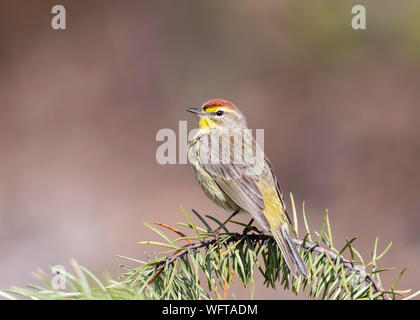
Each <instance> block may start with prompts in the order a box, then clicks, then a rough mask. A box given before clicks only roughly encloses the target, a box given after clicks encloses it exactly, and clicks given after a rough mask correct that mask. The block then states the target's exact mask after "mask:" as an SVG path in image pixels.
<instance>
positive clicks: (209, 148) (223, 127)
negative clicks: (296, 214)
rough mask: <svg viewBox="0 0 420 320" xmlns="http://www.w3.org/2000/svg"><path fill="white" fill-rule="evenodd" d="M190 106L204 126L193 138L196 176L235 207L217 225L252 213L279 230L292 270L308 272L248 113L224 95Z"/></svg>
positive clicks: (214, 196)
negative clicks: (244, 112) (292, 236)
mask: <svg viewBox="0 0 420 320" xmlns="http://www.w3.org/2000/svg"><path fill="white" fill-rule="evenodd" d="M185 110H186V111H188V112H190V113H193V114H195V115H196V116H198V119H199V121H198V126H199V128H198V130H197V131H196V133H195V134H194V135H193V137H192V138H191V139H190V141H189V142H188V144H187V154H188V160H189V162H190V164H191V166H192V169H193V172H194V175H195V177H196V180H197V181H198V184H199V185H200V186H201V188H202V190H203V191H204V193H205V194H206V195H207V196H208V198H210V200H212V201H213V202H214V203H216V204H217V205H219V206H220V207H222V208H224V209H225V210H227V211H229V212H231V215H230V216H229V218H228V219H227V220H226V221H225V222H224V223H222V224H221V225H220V226H219V227H218V228H217V229H216V230H215V231H216V232H217V233H218V232H219V231H220V229H221V228H222V227H223V226H224V225H225V224H226V223H227V222H228V221H230V219H232V218H233V217H234V216H235V215H236V214H238V213H246V214H249V215H250V216H251V217H252V220H251V223H252V221H253V220H255V221H256V222H257V223H258V224H259V225H260V226H261V227H262V228H263V230H264V231H265V232H269V233H271V234H272V235H273V237H274V239H275V241H276V243H277V245H278V247H279V248H280V251H281V253H282V256H283V257H284V261H285V262H286V264H287V266H288V268H289V270H290V271H291V273H292V275H294V276H295V277H300V276H302V277H307V272H306V267H305V264H304V262H303V261H302V258H301V257H300V255H299V253H298V251H297V249H296V246H295V245H294V243H293V240H292V238H291V236H290V230H289V224H292V223H291V220H290V218H289V216H288V214H287V212H286V205H285V201H284V198H283V193H282V192H281V189H280V185H279V183H278V180H277V177H276V175H275V174H274V170H273V166H272V165H271V163H270V161H269V160H268V158H267V157H266V155H265V154H264V152H263V151H262V149H261V147H260V146H259V144H258V143H257V141H256V139H254V138H253V136H252V134H251V132H250V129H248V126H247V121H246V118H245V116H244V115H243V113H242V112H241V111H240V110H239V108H238V107H237V106H236V105H235V104H233V103H232V102H230V101H228V100H223V99H211V100H209V101H207V102H205V103H204V104H203V105H201V107H192V108H186V109H185ZM235 139H236V140H235ZM257 154H259V156H256V155H257Z"/></svg>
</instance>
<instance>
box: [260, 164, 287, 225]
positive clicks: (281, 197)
mask: <svg viewBox="0 0 420 320" xmlns="http://www.w3.org/2000/svg"><path fill="white" fill-rule="evenodd" d="M265 162H266V163H267V165H268V167H269V168H270V171H271V174H272V176H273V178H274V182H275V185H276V190H277V194H278V196H279V199H280V201H281V205H282V206H283V209H284V213H285V214H286V217H287V219H288V220H289V223H290V224H292V220H290V217H289V214H288V213H287V210H286V202H285V201H284V197H283V192H282V191H281V188H280V184H279V182H278V179H277V176H276V175H275V173H274V169H273V166H272V165H271V163H270V161H269V160H268V159H267V157H265Z"/></svg>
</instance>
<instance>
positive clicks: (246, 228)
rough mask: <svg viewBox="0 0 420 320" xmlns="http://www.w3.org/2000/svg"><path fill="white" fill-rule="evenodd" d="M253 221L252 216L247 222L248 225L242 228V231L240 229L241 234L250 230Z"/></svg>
mask: <svg viewBox="0 0 420 320" xmlns="http://www.w3.org/2000/svg"><path fill="white" fill-rule="evenodd" d="M253 222H254V218H252V219H251V221H250V222H248V225H247V226H246V227H245V228H244V231H242V234H243V235H245V234H247V233H248V232H249V231H251V228H250V227H251V225H252V223H253Z"/></svg>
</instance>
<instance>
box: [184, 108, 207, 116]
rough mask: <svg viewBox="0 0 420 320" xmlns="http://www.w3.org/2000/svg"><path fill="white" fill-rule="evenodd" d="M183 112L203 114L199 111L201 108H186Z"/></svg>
mask: <svg viewBox="0 0 420 320" xmlns="http://www.w3.org/2000/svg"><path fill="white" fill-rule="evenodd" d="M185 111H188V112H191V113H194V114H197V115H201V114H202V113H203V112H202V111H201V108H186V109H185Z"/></svg>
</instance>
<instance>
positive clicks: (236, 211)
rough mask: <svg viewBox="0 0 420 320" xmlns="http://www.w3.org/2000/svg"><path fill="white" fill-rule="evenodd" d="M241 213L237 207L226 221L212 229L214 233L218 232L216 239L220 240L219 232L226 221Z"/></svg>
mask: <svg viewBox="0 0 420 320" xmlns="http://www.w3.org/2000/svg"><path fill="white" fill-rule="evenodd" d="M238 213H239V209H236V210H235V211H233V213H232V214H231V215H230V216H229V218H227V219H226V220H225V222H223V223H222V224H221V225H220V226H218V227H217V228H216V229H214V230H213V231H212V233H215V234H216V241H217V242H219V233H220V230H222V228H223V227H224V226H225V225H226V223H228V222H229V220H230V219H232V218H233V217H234V216H236V215H237V214H238Z"/></svg>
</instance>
